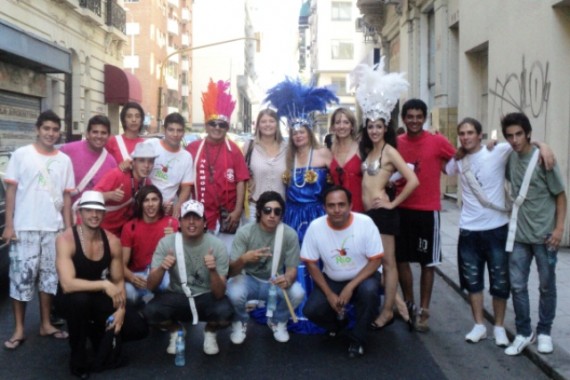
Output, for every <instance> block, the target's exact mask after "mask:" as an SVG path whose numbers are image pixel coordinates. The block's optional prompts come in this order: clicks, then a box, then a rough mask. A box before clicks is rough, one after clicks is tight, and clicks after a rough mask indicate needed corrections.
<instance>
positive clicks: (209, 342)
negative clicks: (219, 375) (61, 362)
mask: <svg viewBox="0 0 570 380" xmlns="http://www.w3.org/2000/svg"><path fill="white" fill-rule="evenodd" d="M218 352H220V348H219V347H218V341H217V340H216V333H215V332H211V331H204V353H205V354H206V355H216V354H217V353H218Z"/></svg>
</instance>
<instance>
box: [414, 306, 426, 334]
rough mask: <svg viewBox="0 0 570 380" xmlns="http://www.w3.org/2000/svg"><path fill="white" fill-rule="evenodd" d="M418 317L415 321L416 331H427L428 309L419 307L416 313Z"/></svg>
mask: <svg viewBox="0 0 570 380" xmlns="http://www.w3.org/2000/svg"><path fill="white" fill-rule="evenodd" d="M418 315H419V317H420V318H419V319H418V320H417V321H416V331H417V332H428V331H429V325H428V320H429V310H428V309H420V312H419V313H418Z"/></svg>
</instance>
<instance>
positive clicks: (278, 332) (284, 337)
mask: <svg viewBox="0 0 570 380" xmlns="http://www.w3.org/2000/svg"><path fill="white" fill-rule="evenodd" d="M269 327H271V330H273V337H274V338H275V340H276V341H278V342H281V343H286V342H288V341H289V332H288V331H287V322H279V323H277V324H274V323H269Z"/></svg>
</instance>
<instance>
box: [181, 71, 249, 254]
mask: <svg viewBox="0 0 570 380" xmlns="http://www.w3.org/2000/svg"><path fill="white" fill-rule="evenodd" d="M228 86H229V83H227V82H223V81H218V82H217V83H214V82H212V81H211V80H210V84H209V86H208V91H207V92H205V93H202V102H203V108H204V116H205V121H206V127H205V128H206V133H207V136H206V138H205V139H203V140H199V141H194V142H193V143H191V144H190V145H188V148H187V150H188V152H190V154H191V155H192V159H193V160H194V198H195V199H196V200H198V201H200V202H202V203H203V204H204V208H205V216H206V223H207V228H208V230H209V231H210V232H213V233H216V234H217V236H218V238H220V239H221V240H222V241H223V242H224V243H225V244H226V247H227V249H228V252H231V247H232V242H233V238H234V236H235V232H236V230H237V227H238V225H239V220H240V218H241V213H242V210H243V202H244V196H245V181H247V180H248V179H249V170H248V168H247V165H246V163H245V159H244V157H243V154H242V152H241V149H240V148H239V147H238V146H237V145H236V144H235V143H234V142H233V141H230V140H229V139H228V138H227V137H226V133H227V132H228V129H229V127H230V124H229V120H230V118H231V114H232V111H233V106H235V102H233V101H232V100H231V96H230V95H229V94H228V93H226V91H227V89H228ZM222 98H223V99H222ZM220 100H222V101H220ZM228 105H229V106H228Z"/></svg>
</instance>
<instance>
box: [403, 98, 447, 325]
mask: <svg viewBox="0 0 570 380" xmlns="http://www.w3.org/2000/svg"><path fill="white" fill-rule="evenodd" d="M426 117H427V105H426V104H425V103H424V102H423V101H422V100H420V99H410V100H408V101H407V102H406V103H404V105H403V106H402V120H403V121H404V124H405V125H406V130H407V133H406V134H403V135H400V136H398V151H399V152H400V154H401V155H402V157H403V158H404V160H405V161H406V162H407V163H410V164H413V165H414V171H415V173H416V175H417V177H418V179H419V181H420V185H419V186H418V187H417V188H416V189H415V190H414V192H413V193H412V194H411V195H410V196H409V197H408V198H407V199H406V200H405V201H403V202H402V203H401V204H400V206H399V213H400V226H401V231H400V235H399V236H397V237H396V260H397V262H398V276H399V280H400V286H401V287H402V291H403V293H404V299H405V300H406V303H407V305H408V310H409V313H410V318H412V321H415V313H416V307H415V305H414V291H413V289H414V288H413V276H412V271H411V268H410V262H417V263H420V265H421V279H420V310H419V319H418V320H417V321H415V324H414V325H415V329H416V330H417V331H420V332H427V331H428V330H429V326H428V318H429V304H430V301H431V293H432V289H433V282H434V267H435V266H436V265H439V264H440V263H441V244H440V224H439V223H440V220H439V211H440V210H441V191H440V176H441V172H442V168H443V166H444V165H445V163H446V162H447V161H449V160H450V159H451V157H453V155H454V154H455V149H454V148H453V146H452V145H451V144H450V143H449V141H447V139H446V138H445V137H443V136H442V135H439V134H431V133H429V132H426V131H424V130H423V124H424V123H425V121H426Z"/></svg>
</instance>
